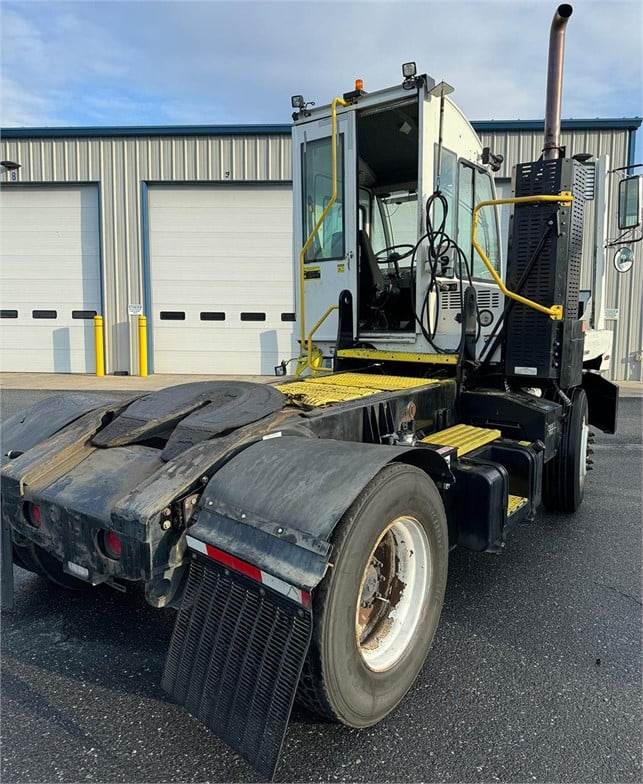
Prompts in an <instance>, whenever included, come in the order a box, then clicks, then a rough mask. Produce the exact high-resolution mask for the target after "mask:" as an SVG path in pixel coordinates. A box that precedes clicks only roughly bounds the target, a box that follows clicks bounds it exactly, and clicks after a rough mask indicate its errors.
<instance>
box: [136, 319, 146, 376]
mask: <svg viewBox="0 0 643 784" xmlns="http://www.w3.org/2000/svg"><path fill="white" fill-rule="evenodd" d="M138 374H139V376H147V318H146V317H145V316H139V317H138Z"/></svg>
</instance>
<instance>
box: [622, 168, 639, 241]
mask: <svg viewBox="0 0 643 784" xmlns="http://www.w3.org/2000/svg"><path fill="white" fill-rule="evenodd" d="M640 223H641V178H640V177H639V176H636V177H626V178H625V179H624V180H621V181H620V183H619V184H618V227H619V229H635V228H636V227H637V226H639V225H640Z"/></svg>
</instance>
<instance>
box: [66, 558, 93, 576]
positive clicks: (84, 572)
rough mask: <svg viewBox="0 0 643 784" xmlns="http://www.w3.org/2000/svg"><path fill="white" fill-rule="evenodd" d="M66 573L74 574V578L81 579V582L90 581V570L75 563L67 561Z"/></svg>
mask: <svg viewBox="0 0 643 784" xmlns="http://www.w3.org/2000/svg"><path fill="white" fill-rule="evenodd" d="M66 571H67V572H69V574H73V576H74V577H80V579H81V580H89V569H86V568H85V567H84V566H81V565H80V564H77V563H74V562H73V561H67V569H66Z"/></svg>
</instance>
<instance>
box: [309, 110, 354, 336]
mask: <svg viewBox="0 0 643 784" xmlns="http://www.w3.org/2000/svg"><path fill="white" fill-rule="evenodd" d="M337 133H338V138H337V199H336V201H335V203H334V205H333V206H332V207H331V209H330V212H329V213H328V215H327V217H326V219H325V220H324V222H323V224H322V225H321V227H320V229H319V231H318V232H317V235H316V236H315V238H314V239H313V242H312V244H311V246H310V248H309V249H308V251H307V253H306V257H305V263H304V289H305V298H304V309H303V311H302V308H301V306H300V303H299V290H297V321H298V326H299V328H300V329H301V326H300V324H301V322H300V319H301V317H302V313H303V316H304V324H305V331H306V334H308V333H309V332H310V331H311V329H312V328H313V327H314V325H315V324H316V323H317V322H318V321H319V319H321V318H322V316H323V315H324V313H325V312H326V311H327V309H328V308H329V306H331V305H337V303H338V301H339V295H340V293H341V292H342V291H343V290H344V289H349V290H350V291H351V292H352V293H353V295H354V293H355V291H356V290H357V252H356V251H357V248H356V242H357V161H356V157H355V155H356V142H355V112H354V111H351V110H348V111H339V112H338V114H337ZM331 153H332V150H331V119H330V117H327V118H324V119H322V120H317V121H311V122H308V123H303V124H300V125H296V126H295V128H294V130H293V205H294V216H293V218H294V231H293V236H294V239H293V241H294V259H295V266H296V269H295V278H296V280H297V281H298V280H299V276H300V264H299V257H300V252H301V249H302V247H303V245H304V243H305V242H306V239H307V238H308V236H309V234H310V233H311V231H312V230H313V228H314V226H315V223H316V222H317V220H318V219H319V217H320V215H321V214H322V212H323V210H324V208H325V207H326V205H327V203H328V201H329V200H330V198H331V194H332V157H331ZM297 289H299V287H297ZM355 299H356V298H355V296H354V297H353V324H356V323H357V318H356V311H355V308H356V303H355ZM336 337H337V311H336V310H335V311H333V312H332V313H331V314H330V315H329V316H328V317H327V318H326V319H325V320H324V321H323V322H322V324H321V325H320V326H319V328H318V329H317V331H316V332H315V335H314V338H313V339H314V341H315V342H316V343H319V342H324V341H331V342H333V343H334V342H335V339H336Z"/></svg>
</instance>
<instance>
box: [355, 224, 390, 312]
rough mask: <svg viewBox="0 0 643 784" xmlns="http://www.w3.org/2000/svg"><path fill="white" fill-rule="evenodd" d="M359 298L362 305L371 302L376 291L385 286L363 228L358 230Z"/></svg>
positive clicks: (368, 238) (382, 289) (380, 290)
mask: <svg viewBox="0 0 643 784" xmlns="http://www.w3.org/2000/svg"><path fill="white" fill-rule="evenodd" d="M358 234H359V237H358V240H359V268H358V271H359V298H360V302H362V303H363V304H364V305H367V304H371V303H372V302H373V301H374V300H375V298H376V296H377V293H378V292H382V291H384V290H385V288H386V282H385V280H384V275H383V274H382V270H381V269H380V265H379V264H378V263H377V257H376V256H375V253H374V252H373V246H372V245H371V240H370V237H369V236H368V234H367V233H366V232H365V231H364V229H360V230H359V232H358Z"/></svg>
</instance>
